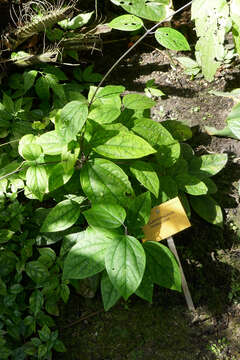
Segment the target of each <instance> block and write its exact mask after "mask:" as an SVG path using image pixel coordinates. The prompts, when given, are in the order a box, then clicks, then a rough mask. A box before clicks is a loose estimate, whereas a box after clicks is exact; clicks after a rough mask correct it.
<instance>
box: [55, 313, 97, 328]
mask: <svg viewBox="0 0 240 360" xmlns="http://www.w3.org/2000/svg"><path fill="white" fill-rule="evenodd" d="M103 311H104V310H103V309H102V310H98V311H95V312H93V313H91V314H88V315H85V316H82V317H81V318H80V319H78V320H76V321H74V322H72V323H71V324H68V325H64V326H63V327H61V329H67V328H69V327H71V326H74V325H77V324H79V323H80V322H82V321H83V320H86V319H88V318H90V317H92V316H95V315H97V314H100V313H101V312H103Z"/></svg>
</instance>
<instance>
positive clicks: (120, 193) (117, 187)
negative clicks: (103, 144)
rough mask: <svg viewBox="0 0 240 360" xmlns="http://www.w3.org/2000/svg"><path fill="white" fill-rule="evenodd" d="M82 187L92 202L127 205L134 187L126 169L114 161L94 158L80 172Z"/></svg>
mask: <svg viewBox="0 0 240 360" xmlns="http://www.w3.org/2000/svg"><path fill="white" fill-rule="evenodd" d="M80 181H81V185H82V189H83V191H84V193H85V194H86V196H87V197H88V198H89V200H90V201H92V202H103V201H106V202H107V201H110V202H114V203H116V202H117V203H119V204H120V205H123V206H124V205H126V203H127V202H128V200H129V196H131V195H132V194H133V189H132V187H131V184H130V182H129V180H128V177H127V175H126V174H125V173H124V171H123V170H122V169H121V168H120V167H119V166H117V165H116V164H114V163H113V162H111V161H109V160H105V159H98V158H96V159H94V160H93V161H89V162H88V163H87V164H85V165H84V167H83V168H82V171H81V173H80Z"/></svg>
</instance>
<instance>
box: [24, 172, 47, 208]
mask: <svg viewBox="0 0 240 360" xmlns="http://www.w3.org/2000/svg"><path fill="white" fill-rule="evenodd" d="M26 184H27V187H28V189H29V190H30V191H31V192H32V193H33V195H35V196H36V197H37V198H38V199H39V200H40V201H42V199H43V196H44V194H45V192H46V191H47V188H48V177H47V172H46V170H45V168H44V166H42V165H33V166H30V167H29V168H28V169H27V172H26Z"/></svg>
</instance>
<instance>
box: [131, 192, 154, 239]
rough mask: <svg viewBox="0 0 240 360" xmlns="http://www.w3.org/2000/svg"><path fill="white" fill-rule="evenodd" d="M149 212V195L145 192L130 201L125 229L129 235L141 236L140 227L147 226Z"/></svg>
mask: <svg viewBox="0 0 240 360" xmlns="http://www.w3.org/2000/svg"><path fill="white" fill-rule="evenodd" d="M150 211H151V195H150V192H146V193H143V194H140V195H138V196H137V197H135V198H133V199H130V200H129V203H128V210H127V219H126V221H127V228H128V231H129V232H130V233H131V234H134V235H135V236H138V232H139V231H140V234H142V235H143V231H142V227H143V226H144V225H145V224H147V222H148V220H149V217H150Z"/></svg>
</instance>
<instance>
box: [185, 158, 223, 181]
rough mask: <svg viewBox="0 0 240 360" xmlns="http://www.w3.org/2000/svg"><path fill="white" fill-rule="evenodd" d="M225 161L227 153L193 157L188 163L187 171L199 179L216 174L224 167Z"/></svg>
mask: <svg viewBox="0 0 240 360" xmlns="http://www.w3.org/2000/svg"><path fill="white" fill-rule="evenodd" d="M227 161H228V156H227V154H210V155H202V156H199V157H194V158H193V159H192V161H191V162H190V164H189V172H190V173H191V174H192V175H194V176H197V177H198V178H199V179H204V178H206V177H210V176H213V175H216V174H217V173H218V172H219V171H221V170H222V169H223V168H224V166H225V165H226V163H227Z"/></svg>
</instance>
